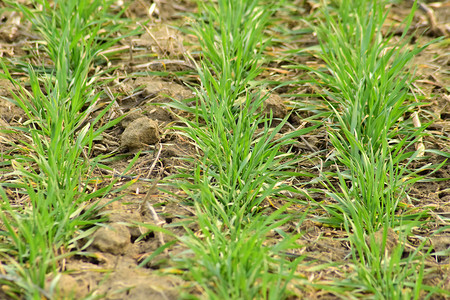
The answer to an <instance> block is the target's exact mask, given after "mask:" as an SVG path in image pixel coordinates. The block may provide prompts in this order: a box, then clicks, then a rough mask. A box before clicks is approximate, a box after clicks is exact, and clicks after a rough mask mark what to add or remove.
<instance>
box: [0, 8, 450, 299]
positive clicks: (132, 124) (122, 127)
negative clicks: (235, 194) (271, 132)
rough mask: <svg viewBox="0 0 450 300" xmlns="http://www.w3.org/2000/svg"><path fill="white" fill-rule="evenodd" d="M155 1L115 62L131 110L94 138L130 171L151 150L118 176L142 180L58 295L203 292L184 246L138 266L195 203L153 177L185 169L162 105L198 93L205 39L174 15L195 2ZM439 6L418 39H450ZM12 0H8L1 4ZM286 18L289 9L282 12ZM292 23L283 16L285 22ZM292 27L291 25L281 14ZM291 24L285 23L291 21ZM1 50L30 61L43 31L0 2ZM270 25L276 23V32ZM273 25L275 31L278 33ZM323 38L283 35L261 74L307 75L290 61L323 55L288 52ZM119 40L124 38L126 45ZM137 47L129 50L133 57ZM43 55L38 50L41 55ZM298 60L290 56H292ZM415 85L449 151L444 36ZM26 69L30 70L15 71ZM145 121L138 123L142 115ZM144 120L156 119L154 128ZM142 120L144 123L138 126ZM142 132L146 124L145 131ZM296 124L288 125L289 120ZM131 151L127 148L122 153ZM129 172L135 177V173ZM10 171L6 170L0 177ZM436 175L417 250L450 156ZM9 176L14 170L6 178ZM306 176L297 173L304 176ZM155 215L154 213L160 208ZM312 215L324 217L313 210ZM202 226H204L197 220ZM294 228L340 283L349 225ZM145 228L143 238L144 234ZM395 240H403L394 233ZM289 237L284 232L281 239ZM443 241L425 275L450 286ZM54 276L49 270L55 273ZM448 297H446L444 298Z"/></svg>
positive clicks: (416, 193) (437, 215)
mask: <svg viewBox="0 0 450 300" xmlns="http://www.w3.org/2000/svg"><path fill="white" fill-rule="evenodd" d="M294 2H295V5H296V8H297V11H298V13H300V14H302V15H304V16H307V15H308V14H314V13H316V12H317V6H316V5H315V4H314V3H315V1H294ZM156 3H158V5H157V10H156V11H155V12H154V13H153V15H152V16H151V17H149V16H148V15H147V12H148V9H149V7H150V6H151V4H152V1H151V0H135V1H132V3H131V6H130V8H129V9H128V10H127V12H126V15H127V16H128V17H130V18H134V19H136V20H137V21H143V20H146V19H148V18H151V20H152V22H151V23H150V25H148V26H147V27H148V32H151V33H152V34H151V35H150V34H148V32H145V33H144V34H142V35H141V36H137V37H133V38H132V39H127V40H124V41H123V45H129V46H130V47H132V50H131V51H129V53H126V54H122V55H121V56H120V57H117V60H115V61H114V64H115V65H117V66H118V69H117V70H116V73H115V75H117V76H118V79H117V80H116V81H114V82H113V83H112V84H111V86H110V89H111V91H112V93H113V94H116V93H118V94H119V96H118V97H117V106H115V107H114V109H113V112H112V113H111V115H110V117H111V118H116V117H119V116H121V115H123V114H126V117H125V118H124V119H123V120H122V121H121V123H119V124H118V125H117V126H116V127H114V128H112V129H111V130H109V131H108V132H107V133H106V134H105V135H104V136H103V139H102V140H101V141H99V142H98V143H97V144H96V146H95V149H96V154H105V153H116V155H118V157H121V159H119V160H116V161H114V162H111V163H109V167H111V168H112V169H113V170H114V171H115V174H122V171H123V170H124V169H125V167H126V166H127V165H128V160H129V159H131V158H132V156H131V153H129V152H135V151H137V150H142V151H143V152H142V154H141V156H140V157H139V159H138V161H137V163H136V164H135V165H134V166H133V168H132V169H131V170H130V171H129V172H128V173H127V174H126V175H125V176H122V177H121V178H120V181H119V182H118V184H122V183H123V182H126V181H129V180H132V179H133V178H134V177H131V176H138V177H139V178H138V179H136V182H135V183H134V184H133V185H132V186H131V187H130V188H129V189H127V190H126V191H125V192H124V193H123V198H121V199H120V200H119V201H116V202H113V203H111V204H109V205H108V206H106V207H105V208H104V209H103V210H102V212H103V213H104V214H106V215H107V216H108V218H109V223H108V224H107V226H106V227H101V228H100V229H99V230H98V231H97V232H96V233H95V234H94V235H93V242H92V244H91V245H90V246H89V248H88V249H87V251H86V255H85V256H75V257H72V258H70V259H68V260H67V261H65V262H64V264H62V265H61V270H62V271H65V274H64V275H63V276H62V279H61V281H60V284H59V293H60V296H59V298H58V299H63V298H64V297H69V296H70V295H72V296H73V297H74V299H80V298H82V297H85V296H86V295H88V294H89V293H93V294H95V295H98V296H99V297H100V298H101V299H177V298H178V297H179V295H180V292H181V291H183V292H188V293H189V292H191V293H198V291H196V290H195V289H193V288H192V285H191V284H190V283H189V282H186V281H185V280H184V279H183V276H180V275H183V272H184V271H183V270H179V269H177V267H176V264H175V262H174V258H175V257H176V256H177V255H181V253H182V252H183V251H184V250H186V249H184V247H183V246H182V245H180V244H178V243H175V244H174V245H173V246H172V247H171V248H169V249H168V251H167V252H163V253H161V254H159V255H157V256H156V257H155V258H154V259H153V260H151V261H150V262H149V263H147V264H146V265H145V266H144V267H142V268H136V267H137V266H138V264H139V263H140V262H142V261H143V260H144V259H145V258H146V257H148V256H149V255H151V254H152V253H153V252H154V251H155V250H156V249H157V248H158V247H160V246H161V244H162V243H164V242H167V241H170V240H172V239H173V237H170V236H167V235H160V234H158V233H157V232H154V231H151V230H148V229H146V228H145V226H144V225H143V224H151V225H154V226H161V227H165V228H167V229H169V230H170V231H172V232H173V233H174V234H176V235H183V233H184V229H183V226H182V225H181V221H185V220H189V219H192V218H194V214H193V210H192V208H191V207H189V206H187V205H185V204H184V203H183V202H181V201H180V200H179V199H175V198H174V196H173V195H171V194H169V193H167V192H163V191H158V190H157V189H155V186H154V184H153V183H152V182H150V181H146V180H147V179H150V180H153V179H159V180H161V179H163V178H164V177H167V176H168V175H171V174H175V173H176V172H177V169H178V168H180V167H182V166H183V162H182V161H180V160H179V158H181V157H185V156H187V155H190V154H192V153H195V151H196V149H195V147H194V146H192V145H191V143H190V142H189V141H187V140H186V138H184V137H182V136H181V135H179V134H177V133H176V132H174V131H173V130H171V129H170V126H171V125H173V124H174V123H176V122H177V116H176V115H175V113H174V112H173V111H171V110H169V109H168V108H166V107H163V106H159V105H157V104H160V103H167V102H169V101H171V100H170V99H171V98H175V99H177V100H182V99H189V98H192V97H193V94H192V91H191V90H190V89H189V88H188V87H187V85H188V84H189V83H190V82H193V81H194V82H195V81H196V75H195V72H193V67H192V64H191V63H190V62H189V60H188V59H187V58H186V52H187V51H190V50H192V47H193V46H192V45H191V44H192V41H194V42H195V39H194V38H193V37H191V36H186V35H183V34H182V33H180V32H178V31H176V30H174V29H173V28H171V27H169V26H170V25H173V24H176V25H179V26H183V25H184V23H185V22H187V21H186V19H185V17H183V16H180V13H184V12H188V11H193V10H194V9H195V4H194V3H193V1H158V2H156ZM428 6H429V7H430V8H432V9H433V10H434V16H435V20H436V23H435V24H432V25H433V26H434V27H433V28H431V29H430V22H431V21H430V20H431V19H430V15H427V14H426V13H424V12H422V11H419V12H418V13H417V17H416V18H415V20H414V25H415V27H416V28H417V29H418V30H420V33H419V34H415V38H414V41H415V42H417V43H421V44H422V43H424V42H426V41H429V40H431V39H432V38H434V37H435V36H437V35H439V34H444V35H446V37H445V39H446V40H445V41H446V43H447V45H448V43H449V42H450V39H449V32H448V28H449V26H450V17H449V16H450V13H449V11H450V1H440V2H434V3H428ZM1 7H2V4H1V3H0V8H1ZM407 13H408V6H407V5H405V4H401V5H393V6H392V13H391V15H390V18H389V21H390V22H392V23H394V24H398V23H399V22H400V21H401V20H403V18H404V16H405V15H406V14H407ZM279 17H281V18H288V17H290V16H286V15H281V13H280V16H279ZM283 22H284V21H283ZM283 24H284V23H283ZM286 24H287V25H286ZM286 24H284V25H283V26H288V27H289V28H291V29H301V28H305V27H306V25H305V24H304V23H302V22H300V21H299V20H295V19H289V20H287V23H286ZM0 25H2V26H0V56H2V57H4V58H20V57H23V56H25V55H28V54H32V53H33V51H32V50H30V49H32V48H30V47H25V46H26V45H27V44H29V43H31V42H32V41H33V39H35V38H36V36H35V35H34V34H33V33H32V32H30V26H29V24H27V23H26V22H24V21H23V19H22V17H21V16H20V15H17V14H11V13H10V12H7V13H6V12H5V13H2V12H1V11H0ZM268 32H269V33H270V32H271V31H270V30H269V31H268ZM274 34H275V33H274ZM315 44H317V39H316V38H315V36H313V34H304V35H300V36H297V37H295V38H292V40H288V41H283V42H279V43H276V44H275V45H274V46H273V47H271V48H270V49H268V50H267V55H269V56H271V57H274V60H273V61H272V62H271V63H270V64H269V65H268V66H266V67H265V71H264V73H263V74H262V79H270V80H278V81H288V80H295V79H298V78H302V76H304V73H303V71H300V70H293V69H285V68H283V66H284V65H287V64H291V63H292V62H295V63H302V64H306V65H310V66H312V65H317V64H321V62H320V61H319V60H318V59H317V58H315V57H312V56H295V57H292V56H291V57H289V58H288V57H287V56H286V54H284V53H283V51H284V50H286V49H296V48H298V49H300V48H305V47H308V46H311V45H315ZM123 45H120V46H123ZM130 53H131V54H130ZM31 59H32V60H33V58H31ZM288 59H289V61H288ZM415 63H416V64H417V67H418V69H417V75H418V78H419V80H418V81H417V82H416V86H417V90H416V91H415V92H416V93H417V94H419V95H422V96H424V97H425V99H426V100H427V102H428V104H426V105H423V106H422V107H421V108H420V116H421V118H422V120H423V122H427V121H430V120H432V121H434V123H433V124H432V125H431V126H430V127H429V132H430V136H429V137H427V138H426V139H425V141H424V143H425V147H426V148H427V149H438V150H441V151H447V152H448V151H449V150H450V140H449V139H450V96H449V92H450V76H449V74H450V56H449V51H448V46H447V49H445V48H444V47H443V46H442V45H441V46H439V45H438V44H433V45H432V46H430V47H429V48H427V49H426V50H425V51H424V52H422V53H421V54H420V55H419V56H418V57H417V58H416V61H415ZM14 75H15V76H16V77H17V78H21V77H23V76H24V75H25V74H21V73H17V74H14ZM12 89H13V87H12V85H11V84H10V83H9V82H8V81H5V80H0V95H1V96H7V95H9V92H8V90H12ZM315 92H316V91H315V89H314V87H312V86H310V85H309V84H307V83H306V84H304V85H298V84H297V85H287V86H285V87H283V88H280V89H278V90H277V91H276V93H275V94H274V95H272V96H271V97H270V98H269V100H268V101H267V104H266V109H273V113H274V117H277V118H283V117H284V116H285V115H286V114H287V113H289V112H290V111H291V110H292V104H293V103H295V101H303V102H306V103H307V102H308V101H309V102H311V103H312V102H314V101H315V100H317V99H316V98H314V96H308V97H307V98H302V97H292V96H290V95H292V94H294V93H295V94H314V93H315ZM311 114H312V113H311V112H304V111H299V112H296V113H294V114H292V115H291V117H290V119H289V122H290V123H291V125H292V127H294V128H297V127H299V126H305V125H306V126H308V125H309V124H308V123H307V124H305V123H304V122H303V121H302V119H303V118H305V117H308V116H310V115H311ZM23 121H24V116H23V112H22V111H21V109H19V108H17V107H16V106H14V105H12V104H11V103H10V102H7V101H5V100H4V99H0V126H1V127H2V128H5V127H6V126H7V125H10V126H22V124H23ZM138 123H139V124H138ZM142 123H145V124H146V127H145V128H144V130H143V129H142V128H143V126H142ZM136 126H137V127H136ZM142 130H143V132H140V131H142ZM286 130H290V129H286ZM21 138H24V137H23V136H21V135H20V134H19V133H18V132H6V133H1V134H0V151H1V153H2V154H4V153H10V152H11V151H15V148H14V144H15V143H16V142H17V141H18V140H20V139H21ZM294 150H295V151H297V152H298V153H300V154H304V155H308V154H311V153H314V152H315V151H317V150H325V151H324V155H326V153H329V151H330V150H331V145H330V143H329V141H328V139H327V134H326V131H325V129H324V128H319V129H317V130H315V131H314V132H312V133H311V134H309V135H307V136H304V137H303V138H302V139H300V140H299V141H298V145H296V146H295V148H294ZM120 155H121V156H120ZM442 161H443V158H442V157H440V156H438V155H431V156H430V157H427V158H425V159H424V160H423V161H422V162H420V163H418V165H424V164H427V163H431V164H437V163H440V162H442ZM302 168H308V169H307V171H309V172H313V171H314V170H313V169H311V168H312V165H307V164H306V163H305V165H303V166H302ZM128 175H129V176H130V177H127V176H128ZM0 176H3V174H0ZM430 177H431V178H437V179H447V180H444V181H433V182H421V183H417V184H415V185H414V186H412V187H411V189H410V191H409V195H410V196H411V203H409V204H408V205H409V206H410V207H415V208H417V209H425V208H428V209H430V216H429V218H430V221H431V222H430V223H429V226H428V227H427V228H425V229H420V230H419V229H417V230H416V231H415V232H414V236H411V237H410V238H409V242H410V243H411V247H414V243H415V242H416V243H417V242H418V238H419V237H424V238H427V237H430V236H431V235H432V234H433V232H435V231H436V230H438V229H439V228H441V227H442V226H444V225H449V220H450V184H449V181H448V179H449V178H450V165H449V164H446V165H444V166H443V167H442V168H441V169H440V170H439V171H438V172H436V173H434V174H431V175H430ZM0 178H1V179H0V180H2V181H3V180H8V179H11V178H5V177H3V178H2V177H0ZM301 180H302V179H301V178H299V179H298V181H301ZM170 191H171V192H172V193H174V194H175V195H178V196H179V197H180V198H182V197H183V196H184V195H183V192H182V191H179V190H175V189H173V188H170ZM313 198H315V199H317V200H324V196H323V195H321V194H316V195H313ZM298 200H299V201H300V200H301V199H298ZM281 205H282V203H281V202H280V203H277V202H276V201H273V202H272V203H271V204H266V206H267V207H268V208H271V209H276V207H279V206H281ZM291 209H292V210H295V212H296V213H299V212H302V211H304V210H305V209H306V207H305V206H304V205H295V206H294V207H291ZM154 213H156V215H155V214H154ZM313 213H314V214H318V215H320V214H323V212H320V211H313ZM191 226H192V229H193V230H195V224H194V225H191ZM287 227H288V228H284V229H285V231H287V232H289V231H294V230H299V231H300V232H302V233H303V235H302V237H301V238H300V239H299V241H298V244H299V246H301V247H300V248H299V249H297V250H295V251H297V252H295V253H294V254H296V255H306V261H307V262H308V264H309V266H308V267H305V266H302V267H301V268H299V270H298V274H301V275H302V276H303V277H304V278H305V281H306V282H309V283H312V282H320V283H323V284H326V283H328V284H329V283H330V281H331V280H342V279H343V278H345V273H346V272H347V271H350V270H351V266H350V265H349V264H347V263H346V262H348V260H349V254H350V249H349V247H350V245H349V243H348V241H347V240H346V237H347V235H346V232H345V231H344V230H342V229H339V228H331V227H327V226H325V225H324V224H321V223H318V222H314V221H312V220H306V221H305V222H303V224H301V226H300V227H299V228H298V229H297V224H293V223H292V224H289V225H287ZM143 234H145V237H144V238H142V239H140V238H139V237H141V236H142V235H143ZM392 236H393V240H392V243H393V244H395V243H397V241H396V240H395V235H392ZM279 238H280V237H277V236H274V237H273V239H274V240H276V239H279ZM429 243H430V244H432V245H433V246H434V248H435V250H434V253H436V254H435V255H434V256H433V257H434V258H435V261H434V262H433V261H430V262H429V264H430V265H431V266H432V268H433V272H432V273H431V275H429V277H427V279H426V282H427V283H428V284H438V283H439V282H440V280H444V282H440V284H441V286H442V287H443V288H447V289H450V279H449V278H445V275H446V274H447V275H448V274H449V273H448V265H449V263H450V258H449V256H448V255H446V256H445V255H440V254H438V253H437V252H439V251H443V250H448V249H449V247H450V232H449V231H448V230H447V231H443V232H441V233H440V234H438V235H436V236H432V237H431V238H430V241H429ZM324 262H326V263H335V264H333V265H330V266H329V267H327V268H325V269H319V270H317V269H315V266H317V265H320V264H323V263H324ZM49 281H50V278H49ZM290 289H291V290H292V291H293V292H294V293H295V294H296V295H293V296H291V297H290V298H289V299H301V298H307V299H337V298H338V296H336V295H332V294H330V293H328V292H324V291H321V290H320V289H317V288H314V287H312V286H310V285H304V286H302V282H301V281H298V282H296V281H295V280H294V281H293V282H292V283H291V284H290ZM436 299H438V298H436Z"/></svg>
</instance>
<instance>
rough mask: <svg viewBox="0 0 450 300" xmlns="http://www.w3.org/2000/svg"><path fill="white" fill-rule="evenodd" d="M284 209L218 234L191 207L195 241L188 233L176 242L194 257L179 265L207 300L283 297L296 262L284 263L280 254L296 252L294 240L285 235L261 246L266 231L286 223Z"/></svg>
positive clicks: (212, 222)
mask: <svg viewBox="0 0 450 300" xmlns="http://www.w3.org/2000/svg"><path fill="white" fill-rule="evenodd" d="M285 209H286V208H281V209H280V210H278V211H277V212H275V213H273V214H271V215H270V216H264V215H257V216H255V217H253V218H251V219H250V220H249V223H242V224H236V226H235V227H233V228H230V229H224V227H223V224H221V223H220V222H219V221H218V220H217V219H216V217H215V215H212V214H211V212H210V210H209V209H207V208H204V207H202V205H201V204H200V203H196V210H197V212H198V213H199V214H198V224H199V226H200V232H201V236H200V237H199V236H198V234H194V232H191V231H189V234H188V236H186V237H184V238H183V239H182V241H184V242H185V244H186V245H188V246H189V248H190V249H191V250H190V252H193V254H194V255H195V256H194V258H188V259H184V260H183V265H186V266H187V267H188V268H189V270H190V272H191V276H192V278H193V279H194V280H195V281H196V283H197V284H198V285H199V286H200V287H201V288H202V290H203V291H204V292H205V293H206V295H207V297H208V298H209V299H249V300H250V299H274V300H275V299H284V298H285V297H286V286H287V283H288V282H289V281H290V280H291V279H292V278H293V275H294V274H293V271H294V270H295V269H296V266H297V264H298V263H299V262H300V261H301V260H302V258H298V259H295V260H293V261H291V262H289V261H288V260H286V257H284V255H283V254H282V253H283V251H285V250H287V249H293V248H295V247H296V246H295V240H296V239H298V236H297V235H291V236H285V238H284V239H283V241H282V242H280V243H278V244H274V245H265V241H266V235H267V234H268V233H269V232H270V231H271V230H277V228H279V227H280V226H282V225H284V224H286V222H288V221H289V220H290V219H292V216H291V217H286V215H284V213H285ZM277 255H278V256H277Z"/></svg>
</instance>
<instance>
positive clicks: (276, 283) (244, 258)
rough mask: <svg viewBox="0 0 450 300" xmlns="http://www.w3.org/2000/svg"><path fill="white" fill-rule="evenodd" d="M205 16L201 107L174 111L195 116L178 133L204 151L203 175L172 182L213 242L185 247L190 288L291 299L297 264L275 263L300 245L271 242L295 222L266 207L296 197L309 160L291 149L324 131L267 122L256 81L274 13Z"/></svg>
mask: <svg viewBox="0 0 450 300" xmlns="http://www.w3.org/2000/svg"><path fill="white" fill-rule="evenodd" d="M199 7H200V9H201V15H200V18H201V22H200V23H199V24H198V25H196V26H194V33H195V34H196V35H197V37H198V40H199V42H200V46H201V50H202V52H201V53H202V54H203V60H202V61H201V63H200V64H199V66H198V67H197V69H198V73H199V79H200V86H199V87H197V88H195V89H194V91H195V94H196V98H197V99H196V106H195V107H194V108H192V107H187V106H186V105H185V104H183V103H181V102H174V103H172V104H171V106H172V107H174V108H177V109H182V110H185V111H188V112H190V113H193V114H194V118H193V119H188V118H183V119H182V121H183V123H184V126H180V127H176V128H175V129H177V130H179V131H180V132H181V134H183V135H185V136H186V137H188V138H189V139H190V140H192V141H193V142H194V144H195V145H196V147H197V148H198V156H197V157H196V158H194V159H192V160H190V161H189V162H190V163H191V164H194V166H195V167H194V171H191V170H185V171H183V172H181V173H180V174H178V175H177V176H175V178H172V179H177V182H176V183H175V184H176V186H177V187H181V188H182V189H183V190H184V191H185V192H186V194H187V195H188V198H189V199H190V200H192V201H193V203H194V205H195V207H196V212H197V214H196V215H197V216H198V223H199V226H200V228H201V231H202V234H203V235H204V236H202V237H201V238H198V237H196V235H194V234H193V233H191V234H188V236H187V237H186V238H185V239H184V240H183V241H184V243H185V244H186V245H188V246H189V247H190V248H191V251H192V252H193V253H194V255H195V257H194V258H193V259H190V258H185V259H182V261H183V262H184V263H185V264H187V265H188V267H189V270H190V274H189V278H190V279H192V280H195V281H197V282H198V283H199V285H200V287H202V289H203V290H204V292H205V293H206V294H207V295H208V297H210V298H212V299H254V298H255V297H256V298H262V299H267V298H270V299H280V298H281V299H282V298H283V297H285V286H286V283H287V282H288V281H289V279H290V278H291V277H292V272H293V270H295V267H294V265H296V263H297V262H295V263H293V264H291V263H288V262H287V261H286V260H285V258H284V257H281V258H280V259H279V260H278V261H274V256H276V255H280V256H282V254H281V252H280V250H281V249H286V248H288V247H293V244H292V241H293V240H292V239H290V238H289V237H286V238H285V241H284V242H282V243H281V244H279V245H277V246H274V247H264V246H263V245H264V243H265V241H266V239H267V238H266V235H267V233H268V232H269V231H270V230H272V229H275V228H277V227H278V226H280V225H282V224H285V223H286V222H287V220H288V219H286V217H284V216H282V215H281V214H282V212H284V210H280V211H278V212H276V213H275V214H273V215H271V216H266V215H265V214H263V213H262V212H261V211H260V210H261V208H260V207H261V204H262V202H263V201H264V200H266V199H269V198H270V197H274V196H280V195H281V193H282V192H283V191H286V190H290V189H291V188H290V187H289V186H288V185H287V184H286V181H287V180H288V179H290V178H292V177H295V176H297V175H298V173H297V172H294V171H293V170H295V168H296V165H297V164H298V160H299V159H297V158H295V157H294V156H293V155H292V154H291V153H289V151H281V147H286V148H287V149H288V150H289V147H290V145H291V144H292V143H293V140H294V139H295V138H297V137H299V136H300V135H302V134H305V133H307V132H309V131H311V130H313V129H314V128H305V129H302V130H299V131H294V132H291V133H289V134H284V135H282V134H281V129H282V128H283V126H284V125H285V124H286V122H287V118H288V116H287V117H286V118H285V119H283V120H278V123H277V124H276V126H275V122H274V121H273V120H272V115H271V114H263V107H264V105H263V104H264V101H265V100H266V99H267V97H268V95H265V96H263V95H262V93H261V92H260V91H259V90H258V89H259V88H258V86H259V85H260V84H259V83H257V82H254V80H255V78H256V76H257V75H258V74H260V72H261V68H260V63H261V62H260V60H261V53H262V51H263V49H264V47H265V45H266V44H265V42H263V37H262V30H263V29H264V26H265V23H266V22H267V18H268V16H269V15H270V13H269V11H267V10H265V9H264V8H263V7H262V6H260V5H258V1H229V0H220V1H218V2H217V3H214V2H212V1H208V2H206V3H199ZM273 126H274V127H273ZM188 232H189V231H188ZM282 266H285V267H286V269H283V268H282ZM272 268H275V269H272ZM271 270H272V272H274V273H270V271H271Z"/></svg>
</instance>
